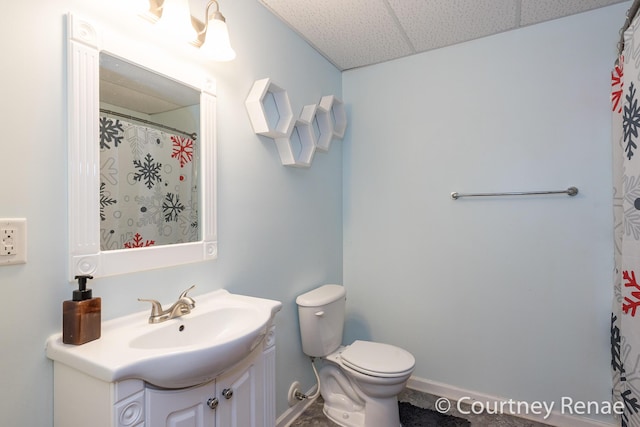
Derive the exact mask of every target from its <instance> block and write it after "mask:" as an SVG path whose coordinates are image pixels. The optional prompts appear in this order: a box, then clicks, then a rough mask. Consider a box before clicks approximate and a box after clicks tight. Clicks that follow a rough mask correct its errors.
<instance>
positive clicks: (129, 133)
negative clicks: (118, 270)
mask: <svg viewBox="0 0 640 427" xmlns="http://www.w3.org/2000/svg"><path fill="white" fill-rule="evenodd" d="M199 102H200V99H199V92H198V91H197V90H195V89H193V88H190V87H188V86H185V85H183V84H180V83H177V82H175V81H173V80H171V79H168V78H166V77H164V76H160V75H158V74H155V73H152V72H150V71H148V70H146V69H144V68H141V67H137V66H135V65H132V64H130V63H127V62H126V61H122V60H120V59H118V58H116V57H113V56H110V55H108V54H106V53H104V52H102V53H100V117H99V127H100V129H99V137H100V141H99V144H100V198H99V199H100V248H101V250H103V251H105V250H116V249H128V248H141V247H149V246H158V245H170V244H177V243H187V242H196V241H198V240H199V239H200V238H201V237H200V235H199V232H198V230H199V228H198V222H199V216H198V203H199V190H198V185H197V183H198V164H199V161H198V160H197V159H198V157H199V152H198V151H199V150H198V131H199V129H200V104H199Z"/></svg>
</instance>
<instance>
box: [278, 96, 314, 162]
mask: <svg viewBox="0 0 640 427" xmlns="http://www.w3.org/2000/svg"><path fill="white" fill-rule="evenodd" d="M315 109H316V106H315V105H307V106H305V107H304V108H303V109H302V113H301V114H300V118H299V119H298V120H296V123H295V125H294V126H293V130H292V131H291V135H289V137H288V138H276V140H275V141H276V146H277V147H278V154H279V155H280V160H282V164H283V165H285V166H294V167H301V168H308V167H310V166H311V161H312V160H313V155H314V154H315V152H316V135H315V133H314V132H313V123H312V122H311V120H312V119H313V116H314V115H315Z"/></svg>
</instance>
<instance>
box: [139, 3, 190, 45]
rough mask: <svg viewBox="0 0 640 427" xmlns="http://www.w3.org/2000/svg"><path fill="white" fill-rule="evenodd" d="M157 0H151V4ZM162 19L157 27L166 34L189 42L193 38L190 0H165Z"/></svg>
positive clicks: (161, 12) (161, 11)
mask: <svg viewBox="0 0 640 427" xmlns="http://www.w3.org/2000/svg"><path fill="white" fill-rule="evenodd" d="M154 1H155V0H151V1H150V2H149V4H151V3H153V2H154ZM160 14H161V15H160V16H161V17H160V19H159V20H158V22H157V23H156V24H155V29H156V30H157V31H159V32H162V33H165V34H171V35H172V36H173V37H175V38H177V39H178V40H180V41H185V42H189V41H190V40H191V39H192V38H193V27H192V26H191V13H190V12H189V0H164V1H163V2H162V9H161V10H160Z"/></svg>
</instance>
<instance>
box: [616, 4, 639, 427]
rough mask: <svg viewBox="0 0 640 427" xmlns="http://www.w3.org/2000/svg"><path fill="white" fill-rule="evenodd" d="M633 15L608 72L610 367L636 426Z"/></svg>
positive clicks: (624, 420)
mask: <svg viewBox="0 0 640 427" xmlns="http://www.w3.org/2000/svg"><path fill="white" fill-rule="evenodd" d="M637 3H638V1H637V0H636V2H635V3H634V6H636V4H637ZM632 10H634V8H633V6H632ZM633 15H634V13H633V12H630V13H629V16H630V18H628V21H627V24H629V27H628V28H627V29H626V31H624V34H623V37H622V39H621V45H620V48H621V54H620V57H619V58H618V61H617V63H616V65H615V67H614V69H613V71H612V74H611V77H612V79H611V103H612V116H613V117H612V144H613V162H614V164H613V174H614V177H613V179H614V200H613V202H614V203H613V206H614V236H615V254H614V259H615V271H614V298H613V310H612V314H611V368H612V373H613V400H614V402H622V403H623V405H624V413H623V414H622V415H621V416H620V425H621V426H623V427H626V426H638V427H640V309H639V307H640V153H637V151H638V146H639V145H640V135H639V131H640V29H639V28H640V19H638V17H635V18H634V17H633Z"/></svg>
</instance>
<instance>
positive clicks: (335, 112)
mask: <svg viewBox="0 0 640 427" xmlns="http://www.w3.org/2000/svg"><path fill="white" fill-rule="evenodd" d="M320 108H321V109H322V110H324V111H328V112H329V113H330V114H329V117H330V119H331V122H332V125H333V137H334V138H337V139H342V138H344V132H345V131H346V130H347V112H346V110H345V108H344V103H343V102H342V101H341V100H339V99H338V98H336V97H335V96H333V95H327V96H323V97H322V99H320Z"/></svg>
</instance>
